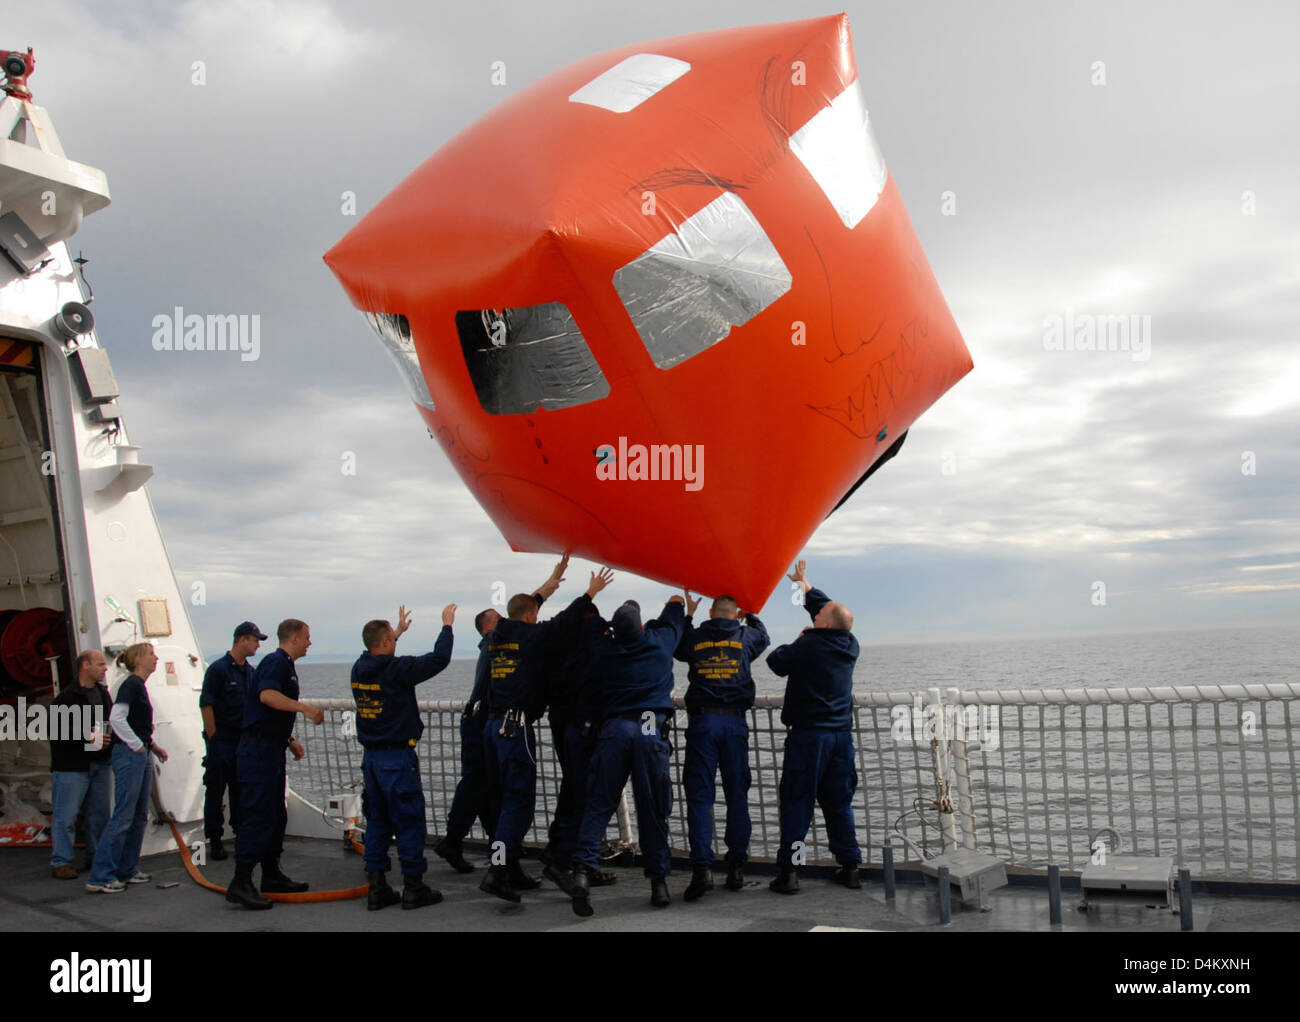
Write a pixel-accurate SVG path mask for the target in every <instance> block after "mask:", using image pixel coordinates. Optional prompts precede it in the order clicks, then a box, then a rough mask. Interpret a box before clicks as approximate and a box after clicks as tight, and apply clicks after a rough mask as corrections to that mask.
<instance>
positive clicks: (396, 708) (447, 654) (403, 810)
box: [352, 603, 456, 910]
mask: <svg viewBox="0 0 1300 1022" xmlns="http://www.w3.org/2000/svg"><path fill="white" fill-rule="evenodd" d="M455 621H456V604H454V603H451V604H448V605H447V606H446V607H444V608H443V610H442V631H441V632H439V633H438V639H437V641H436V642H435V643H434V644H433V652H432V653H425V654H424V656H396V655H395V654H396V652H397V640H398V639H400V638H401V637H402V635H403V633H404V632H405V631H406V630H407V629H408V628H410V627H411V618H410V615H408V614H407V613H406V607H404V606H403V607H400V608H398V611H397V628H395V629H394V628H393V626H392V625H391V624H390V623H389V622H387V621H382V620H374V621H367V622H366V625H365V627H364V628H362V629H361V641H362V643H364V644H365V647H366V651H365V652H364V653H362V654H361V656H360V657H359V658H358V659H357V662H356V663H355V664H353V665H352V698H353V699H354V700H355V701H356V704H357V740H358V741H359V742H360V743H361V744H362V746H363V747H364V748H365V750H366V751H365V752H364V753H363V754H362V756H361V775H362V777H363V778H364V780H365V789H364V790H363V792H362V795H361V799H362V811H363V812H364V813H365V814H366V838H365V841H366V879H367V880H368V881H369V882H370V894H369V901H368V902H367V905H366V907H367V908H368V909H371V910H374V909H381V908H386V907H387V906H389V905H395V904H397V902H399V901H400V902H401V903H402V908H404V909H411V908H420V907H421V906H422V905H436V904H437V903H438V902H440V901H442V894H441V892H439V891H435V890H434V889H433V888H432V887H430V886H429V885H428V884H426V883H425V882H424V873H425V870H427V869H428V868H429V864H428V863H427V862H426V861H425V858H424V838H425V835H426V834H427V833H428V828H427V826H426V825H425V816H424V785H423V784H422V783H421V781H420V758H419V756H417V755H416V753H415V747H416V746H417V745H418V744H419V742H420V735H422V734H423V733H424V718H423V716H422V715H421V713H420V708H419V706H418V705H416V701H415V686H416V685H418V684H420V682H422V681H428V680H429V679H430V678H432V677H433V676H434V675H436V674H438V673H440V672H441V671H442V669H443V668H444V667H446V666H447V664H449V663H450V662H451V646H452V631H451V626H452V625H453V624H454V623H455ZM393 835H396V836H397V857H398V859H399V861H400V862H401V864H402V881H403V886H402V894H401V896H400V897H399V896H398V894H397V892H396V891H394V890H393V889H392V888H391V887H390V886H389V885H388V871H389V869H390V868H391V867H392V860H390V859H389V857H388V848H389V845H390V844H391V843H392V841H393Z"/></svg>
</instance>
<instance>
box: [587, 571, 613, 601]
mask: <svg viewBox="0 0 1300 1022" xmlns="http://www.w3.org/2000/svg"><path fill="white" fill-rule="evenodd" d="M613 580H614V573H613V572H612V571H610V570H609V568H601V569H600V571H593V572H592V573H591V584H590V585H589V586H587V595H588V596H595V595H596V594H597V593H598V592H600V591H601V590H602V589H604V588H605V587H606V586H607V585H609V584H610V582H612V581H613Z"/></svg>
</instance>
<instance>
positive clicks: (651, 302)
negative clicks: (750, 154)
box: [614, 192, 791, 369]
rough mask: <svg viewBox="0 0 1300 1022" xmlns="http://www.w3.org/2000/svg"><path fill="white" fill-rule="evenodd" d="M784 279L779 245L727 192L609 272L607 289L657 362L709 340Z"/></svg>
mask: <svg viewBox="0 0 1300 1022" xmlns="http://www.w3.org/2000/svg"><path fill="white" fill-rule="evenodd" d="M790 286H791V278H790V271H789V270H788V269H786V266H785V263H784V261H783V260H782V259H781V255H780V253H778V252H777V250H776V247H775V246H774V245H773V244H772V242H771V240H770V239H769V238H768V236H767V233H766V232H765V231H764V230H763V227H762V225H761V224H760V223H759V222H758V220H757V219H756V218H755V217H754V214H753V213H751V212H750V211H749V207H748V206H746V205H745V203H744V201H743V200H742V199H741V198H740V196H739V195H736V194H735V193H734V192H724V193H723V194H722V195H720V196H718V198H716V199H714V200H713V201H712V202H710V203H709V204H708V205H707V206H705V207H704V208H703V209H702V210H700V211H699V212H698V213H696V214H695V215H694V216H691V217H688V218H687V219H686V220H684V221H683V222H682V225H681V226H680V227H679V228H678V229H677V232H676V233H675V234H670V235H668V237H666V238H663V239H662V240H660V241H658V242H656V243H655V244H654V245H653V246H651V247H650V248H649V249H648V250H647V251H646V252H644V253H643V254H642V255H640V256H638V257H637V258H636V259H633V260H632V261H631V262H630V263H628V264H627V265H626V266H623V267H622V268H620V269H619V270H618V271H617V272H616V273H615V274H614V289H615V290H616V291H617V292H618V295H619V297H620V298H621V299H622V300H623V306H624V308H626V309H627V313H628V315H629V316H631V317H632V323H633V324H634V325H635V326H636V329H637V333H638V334H640V335H641V341H642V343H643V344H645V347H646V351H648V352H649V353H650V357H651V358H652V359H654V363H655V365H656V366H658V367H659V368H660V369H669V368H671V367H673V366H675V365H679V364H680V363H682V362H685V361H686V360H687V359H689V358H692V357H693V356H695V355H698V354H699V353H700V352H701V351H704V350H705V349H707V348H710V347H712V346H713V345H715V344H717V343H718V342H719V341H721V340H723V339H724V338H725V337H726V336H727V335H728V334H729V333H731V328H732V327H736V326H742V325H744V324H745V323H747V322H749V321H750V320H751V319H753V318H754V317H755V316H757V315H758V314H759V313H760V312H762V311H763V310H764V309H766V308H767V307H768V306H769V305H771V304H772V303H773V302H774V301H776V300H777V299H778V298H780V297H781V296H782V295H783V294H785V293H786V292H787V291H789V290H790Z"/></svg>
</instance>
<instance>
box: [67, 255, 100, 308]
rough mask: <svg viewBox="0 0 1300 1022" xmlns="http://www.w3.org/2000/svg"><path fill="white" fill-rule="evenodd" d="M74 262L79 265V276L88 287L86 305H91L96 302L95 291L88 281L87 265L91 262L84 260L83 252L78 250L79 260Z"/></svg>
mask: <svg viewBox="0 0 1300 1022" xmlns="http://www.w3.org/2000/svg"><path fill="white" fill-rule="evenodd" d="M72 261H73V262H74V263H76V264H77V276H79V277H80V278H81V282H82V283H83V284H85V285H86V291H87V294H86V304H87V305H89V304H90V303H91V302H93V301H94V300H95V289H94V288H93V287H91V286H90V281H88V280H87V279H86V264H87V263H88V262H90V260H89V259H86V258H84V257H83V256H82V254H81V250H80V249H78V250H77V258H76V259H74V260H72Z"/></svg>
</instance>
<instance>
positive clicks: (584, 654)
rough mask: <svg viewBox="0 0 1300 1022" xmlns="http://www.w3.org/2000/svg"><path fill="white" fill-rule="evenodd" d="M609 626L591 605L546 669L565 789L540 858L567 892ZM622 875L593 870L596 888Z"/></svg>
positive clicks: (549, 707) (596, 727)
mask: <svg viewBox="0 0 1300 1022" xmlns="http://www.w3.org/2000/svg"><path fill="white" fill-rule="evenodd" d="M608 629H609V623H608V622H607V621H605V620H603V619H602V618H601V616H600V612H599V611H598V610H597V609H596V606H595V604H592V605H591V606H590V607H588V608H587V609H586V611H585V612H584V617H583V620H582V625H581V626H580V629H579V632H578V637H577V638H576V640H575V641H574V642H572V643H571V644H569V645H567V646H560V647H559V648H558V649H556V650H554V651H553V652H552V656H551V659H550V661H549V663H548V664H547V668H546V692H547V703H548V705H547V717H548V719H549V720H550V722H551V743H552V748H553V749H554V750H555V760H556V763H557V764H558V765H559V768H560V790H559V793H558V794H557V795H556V798H555V809H554V812H553V813H552V816H551V827H550V830H549V832H548V833H547V842H546V848H545V850H544V851H543V852H542V856H541V858H542V861H543V862H544V863H545V864H546V866H545V868H544V869H543V870H542V875H543V876H545V877H546V878H547V879H548V880H550V881H551V882H552V883H554V884H555V885H556V886H558V887H559V888H560V889H561V890H562V891H564V892H565V893H566V894H571V893H572V885H571V882H570V879H569V874H570V872H571V871H572V869H573V851H574V849H575V848H576V847H577V845H578V827H579V825H580V824H581V823H582V814H583V809H584V807H585V806H586V804H587V779H588V776H589V774H590V766H591V755H592V753H593V752H594V751H595V748H596V737H597V733H598V732H599V730H600V721H601V705H600V679H599V677H598V676H597V675H596V674H595V672H593V671H591V670H590V669H589V668H590V662H591V657H592V652H593V649H594V646H595V643H596V642H597V641H598V640H599V638H600V637H601V636H602V635H604V633H605V632H606V631H607V630H608ZM617 879H618V878H617V876H616V875H615V874H614V873H611V872H608V871H605V870H597V871H594V872H592V873H591V874H589V881H590V886H592V887H600V886H604V885H606V884H612V883H614V882H615V881H616V880H617Z"/></svg>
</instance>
